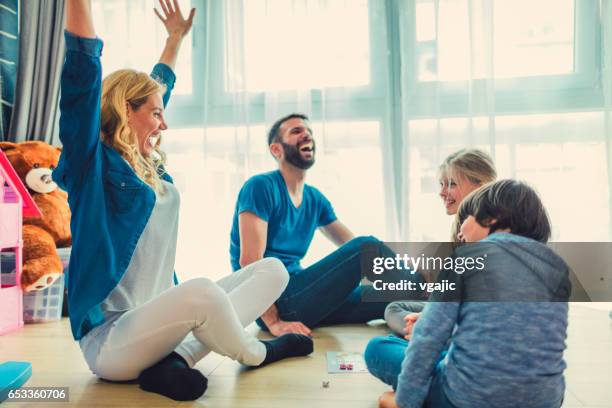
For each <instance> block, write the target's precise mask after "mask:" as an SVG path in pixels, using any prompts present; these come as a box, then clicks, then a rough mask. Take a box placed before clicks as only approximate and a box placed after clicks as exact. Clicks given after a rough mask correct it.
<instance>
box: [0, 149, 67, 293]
mask: <svg viewBox="0 0 612 408" xmlns="http://www.w3.org/2000/svg"><path fill="white" fill-rule="evenodd" d="M0 149H2V151H4V153H5V154H6V156H7V157H8V159H9V161H10V162H11V164H12V165H13V167H14V168H15V171H16V172H17V174H19V177H20V178H21V180H22V181H23V183H24V184H25V186H26V187H27V188H28V190H29V192H30V194H31V195H32V198H33V199H34V202H36V205H38V208H39V209H40V211H41V212H42V218H33V217H24V219H23V274H22V276H21V286H22V288H23V290H24V291H26V292H29V291H33V290H42V289H45V288H47V287H49V286H50V285H52V284H53V282H55V280H57V279H58V278H59V277H60V276H61V274H62V273H63V267H62V262H61V260H60V257H59V256H58V254H57V250H56V248H64V247H69V246H70V245H71V244H72V241H71V236H70V208H69V207H68V196H67V194H66V193H65V192H64V191H62V190H60V189H59V188H58V187H57V184H55V183H54V182H53V180H52V179H51V172H52V171H53V169H54V168H55V167H56V166H57V163H58V161H59V157H60V153H61V149H59V148H57V147H53V146H50V145H48V144H46V143H43V142H24V143H19V144H17V143H10V142H0Z"/></svg>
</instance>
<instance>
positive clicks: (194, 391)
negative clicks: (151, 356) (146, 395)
mask: <svg viewBox="0 0 612 408" xmlns="http://www.w3.org/2000/svg"><path fill="white" fill-rule="evenodd" d="M138 382H139V383H140V388H142V389H143V390H145V391H149V392H154V393H157V394H161V395H163V396H166V397H168V398H172V399H173V400H176V401H193V400H196V399H198V398H200V397H201V396H202V394H204V391H206V386H207V385H208V380H207V379H206V377H204V375H203V374H202V373H201V372H199V371H198V370H196V369H193V368H189V365H188V364H187V362H186V361H185V360H184V359H183V357H181V356H180V355H179V354H178V353H176V352H174V351H173V352H172V353H170V354H169V355H167V356H166V357H164V358H163V359H162V360H161V361H159V362H158V363H156V364H155V365H153V366H151V367H149V368H147V369H146V370H144V371H143V372H142V373H140V375H139V376H138Z"/></svg>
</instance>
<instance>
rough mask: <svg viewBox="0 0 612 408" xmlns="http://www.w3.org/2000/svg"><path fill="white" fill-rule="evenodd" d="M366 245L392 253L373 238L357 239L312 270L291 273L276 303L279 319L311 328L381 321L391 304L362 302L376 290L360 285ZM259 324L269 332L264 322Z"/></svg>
mask: <svg viewBox="0 0 612 408" xmlns="http://www.w3.org/2000/svg"><path fill="white" fill-rule="evenodd" d="M363 244H376V245H380V248H381V253H387V252H389V253H391V251H390V250H389V249H388V248H387V247H385V246H384V245H383V244H382V242H381V241H379V240H378V239H376V238H374V237H358V238H354V239H352V240H351V241H349V242H347V243H346V244H344V245H342V246H341V247H340V248H338V249H337V250H336V251H334V252H332V253H331V254H329V255H328V256H326V257H325V258H323V259H322V260H320V261H319V262H317V263H315V264H313V265H311V266H310V267H308V268H306V269H302V270H300V271H297V272H294V273H292V274H291V276H290V279H289V284H288V285H287V288H286V289H285V291H284V292H283V294H282V295H281V297H280V298H279V299H278V300H277V301H276V307H277V308H278V312H279V317H280V318H281V319H282V320H285V321H299V322H302V323H304V324H305V325H306V326H308V327H317V326H325V325H333V324H344V323H364V322H367V321H369V320H373V319H380V318H382V317H383V316H384V313H385V307H386V306H387V304H388V303H389V302H362V301H361V297H362V295H364V294H366V295H367V293H368V292H373V291H374V289H373V288H372V286H369V285H368V286H360V281H361V262H360V248H361V246H362V245H363ZM257 324H258V325H259V326H260V327H261V328H262V329H264V330H266V329H267V328H266V326H265V324H264V323H263V321H262V320H261V319H258V320H257Z"/></svg>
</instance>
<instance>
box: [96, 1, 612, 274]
mask: <svg viewBox="0 0 612 408" xmlns="http://www.w3.org/2000/svg"><path fill="white" fill-rule="evenodd" d="M180 3H181V4H182V6H183V9H184V10H187V9H188V7H189V5H190V4H193V5H194V6H195V7H196V8H197V9H198V14H197V16H196V21H195V24H194V28H193V31H192V34H190V37H189V38H188V39H187V40H186V41H185V44H184V45H183V49H182V50H181V54H180V58H179V61H178V64H177V70H176V71H177V76H178V81H177V89H176V92H175V95H174V97H173V99H172V100H171V102H170V106H169V109H168V112H167V116H168V119H169V124H170V128H171V129H170V130H168V131H167V132H166V135H165V141H164V143H165V149H166V151H167V152H168V157H169V169H170V171H171V174H172V175H173V176H174V177H175V180H176V182H177V184H178V186H179V188H180V190H181V193H182V204H181V205H182V211H181V228H180V244H179V253H178V256H179V258H178V260H177V271H178V272H179V275H181V277H183V278H187V277H193V276H198V275H206V276H209V277H218V276H222V275H224V274H226V273H228V272H229V270H230V268H229V260H228V257H229V255H228V247H229V231H230V228H231V221H232V214H233V211H234V205H235V199H236V195H237V193H238V191H239V189H240V187H241V185H242V184H243V183H244V181H245V180H246V179H247V178H248V177H250V176H252V175H254V174H257V173H260V172H264V171H270V170H273V169H275V168H276V164H275V162H274V160H273V159H272V157H271V156H270V154H269V153H268V150H267V145H266V133H267V130H268V128H269V127H270V125H271V124H272V123H273V122H274V121H275V120H276V119H277V118H279V117H281V116H283V115H285V114H287V113H291V112H303V113H306V114H308V115H309V116H310V117H311V119H312V121H313V125H314V132H315V140H316V142H317V163H316V164H315V166H314V167H313V168H312V169H311V170H310V171H309V175H308V179H307V182H309V183H311V184H313V185H315V186H316V187H318V188H319V189H320V190H321V191H323V192H324V194H326V195H327V196H328V197H329V198H330V200H331V202H332V203H333V205H334V207H335V210H336V212H337V214H338V216H339V218H340V219H341V220H342V221H344V222H345V223H346V224H347V225H348V226H349V228H351V229H352V230H353V231H354V232H355V233H356V234H373V235H376V236H378V237H380V238H381V239H383V240H389V241H391V240H447V239H448V237H449V231H450V229H449V226H450V223H451V220H450V218H449V217H447V216H446V215H445V212H444V210H443V207H442V205H441V203H440V199H439V197H438V181H437V169H438V166H439V164H440V162H441V161H442V160H443V159H444V157H445V156H446V155H447V154H449V153H451V152H453V151H455V150H457V149H460V148H463V147H466V146H476V147H480V148H483V149H485V150H487V151H489V152H490V153H491V154H492V155H493V157H494V159H495V162H496V165H497V167H498V170H499V174H500V176H501V177H516V178H520V179H523V180H526V181H528V182H530V183H531V184H532V185H533V186H534V187H536V189H537V190H538V191H539V192H540V193H541V195H542V198H543V200H544V202H545V204H546V206H547V208H548V210H549V213H550V216H551V219H552V222H553V227H554V231H553V233H554V239H555V240H563V241H589V240H592V241H603V240H608V239H609V238H610V228H611V223H610V205H609V203H610V197H609V192H610V180H611V177H610V176H611V175H612V165H610V163H611V159H610V158H612V156H611V153H612V147H610V146H611V143H610V142H611V140H612V139H610V137H611V130H610V128H611V125H610V99H611V94H610V89H611V86H610V78H611V65H612V64H610V59H611V56H610V49H611V48H610V47H611V46H612V44H611V42H610V41H611V35H610V27H609V25H610V24H611V20H610V18H603V15H602V13H607V15H608V16H609V15H610V4H609V1H608V0H601V1H597V0H576V1H572V0H535V1H528V0H514V1H510V0H495V1H492V0H389V1H383V0H223V1H222V0H214V1H204V0H191V2H190V1H189V0H181V2H180ZM153 4H154V2H153V1H152V0H129V1H127V0H96V1H95V5H96V9H95V12H96V20H97V21H96V23H97V28H98V32H99V33H100V36H101V37H103V39H104V40H105V42H106V45H105V50H104V57H103V64H104V65H103V66H104V68H105V70H106V72H110V71H112V70H113V69H116V68H120V67H124V66H131V67H134V68H138V69H141V70H147V69H150V67H151V66H152V63H153V62H154V61H155V60H156V58H157V57H158V55H159V52H160V51H161V47H162V46H163V38H164V31H163V27H162V26H161V25H160V24H158V23H157V22H155V16H154V14H153V12H152V10H151V8H152V6H153ZM602 22H603V23H605V24H602ZM332 249H333V247H332V246H331V245H330V244H328V243H327V242H326V241H325V239H324V238H322V237H320V236H317V237H316V238H315V241H314V243H313V246H312V250H311V251H310V253H309V255H308V257H307V259H306V260H305V263H306V264H308V263H309V262H312V261H315V260H316V259H317V258H319V257H321V256H323V255H324V254H325V253H326V252H328V251H330V250H332Z"/></svg>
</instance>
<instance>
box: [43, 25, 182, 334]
mask: <svg viewBox="0 0 612 408" xmlns="http://www.w3.org/2000/svg"><path fill="white" fill-rule="evenodd" d="M65 38H66V58H65V61H64V67H63V70H62V77H61V82H60V89H61V98H60V112H61V116H60V140H61V141H62V144H63V149H62V154H61V156H60V161H59V164H58V167H57V169H56V170H55V171H54V172H53V179H54V180H55V181H56V182H57V184H58V185H59V186H60V188H62V189H63V190H65V191H66V192H67V193H68V203H69V204H70V210H71V212H72V215H71V217H72V218H71V222H70V228H71V231H72V242H73V246H72V253H71V256H70V272H69V278H68V302H69V304H70V323H71V327H72V334H73V336H74V338H75V339H76V340H79V339H81V338H82V337H83V336H85V335H86V334H87V333H88V332H89V331H90V330H91V329H93V328H94V327H96V326H98V325H100V324H102V323H103V322H104V317H103V315H102V310H101V308H100V303H102V302H103V301H104V299H106V297H108V295H109V294H110V292H111V291H112V290H113V289H114V288H115V286H116V285H117V284H118V283H119V281H120V280H121V278H122V276H123V274H124V273H125V271H126V269H127V267H128V264H129V262H130V260H131V258H132V255H133V252H134V249H135V248H136V244H137V243H138V239H139V238H140V235H141V234H142V231H143V230H144V228H145V226H146V224H147V221H148V220H149V217H150V215H151V212H152V211H153V207H154V206H155V192H154V191H153V189H151V187H149V186H148V185H147V184H146V183H144V182H143V181H142V180H141V179H140V178H139V177H138V176H137V175H136V173H135V172H134V170H133V169H132V168H131V166H130V165H129V164H128V163H127V162H126V161H125V160H124V159H123V158H122V157H121V156H120V155H119V153H117V152H116V151H115V150H114V149H112V148H111V147H109V146H107V145H105V144H104V143H102V142H101V139H100V98H101V85H102V68H101V64H100V55H101V52H102V47H103V43H102V40H100V39H99V38H95V39H93V38H81V37H77V36H75V35H73V34H71V33H69V32H67V31H66V32H65ZM151 76H152V77H154V78H155V79H157V80H158V81H159V82H161V83H163V84H165V85H166V92H165V94H164V95H163V101H164V106H165V105H166V104H167V102H168V100H169V98H170V93H171V91H172V88H173V87H174V81H175V75H174V73H173V72H172V69H170V67H168V66H167V65H164V64H157V65H155V67H154V68H153V72H152V74H151ZM161 177H162V178H163V179H164V180H166V181H168V182H172V178H171V177H170V176H169V175H168V174H167V173H164V174H163V175H162V176H161ZM175 282H176V277H175Z"/></svg>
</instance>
